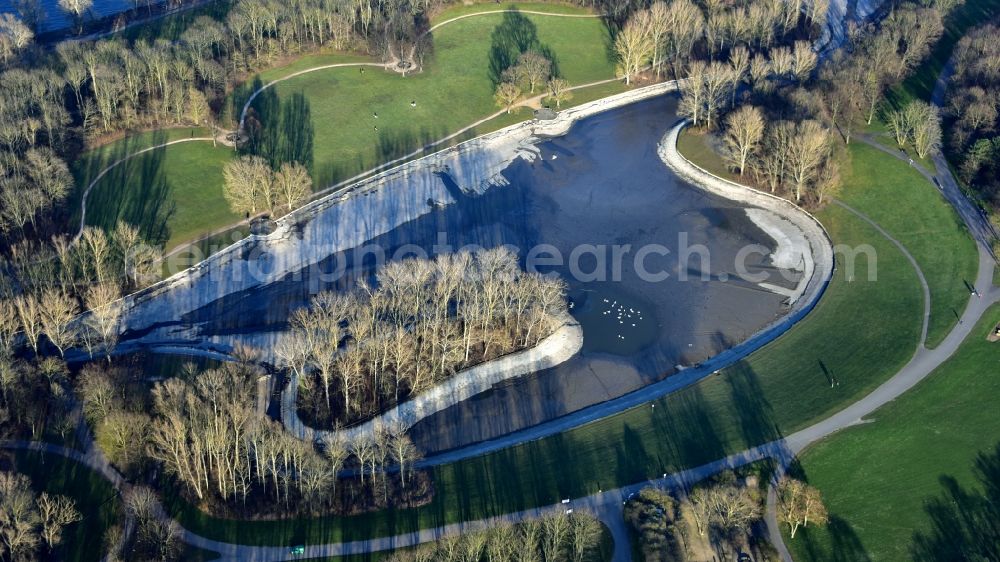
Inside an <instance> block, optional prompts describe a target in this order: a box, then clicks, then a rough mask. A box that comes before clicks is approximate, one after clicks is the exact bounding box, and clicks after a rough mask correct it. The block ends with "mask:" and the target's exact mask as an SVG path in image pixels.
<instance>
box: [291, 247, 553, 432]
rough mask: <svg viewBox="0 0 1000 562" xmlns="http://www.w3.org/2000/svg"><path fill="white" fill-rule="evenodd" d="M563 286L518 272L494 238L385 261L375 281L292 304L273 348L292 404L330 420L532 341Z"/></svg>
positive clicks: (540, 334) (313, 418)
mask: <svg viewBox="0 0 1000 562" xmlns="http://www.w3.org/2000/svg"><path fill="white" fill-rule="evenodd" d="M564 293H565V285H564V283H563V282H562V281H561V280H558V279H553V278H550V277H543V276H540V275H536V274H528V273H525V272H524V271H522V270H521V269H520V267H519V265H518V261H517V256H516V255H515V254H513V253H512V252H510V251H509V250H508V249H506V248H503V247H499V248H494V249H488V250H482V251H479V252H475V253H470V252H458V253H454V254H442V255H440V256H437V257H436V258H434V259H432V260H428V259H407V260H402V261H393V262H389V263H387V264H386V265H385V266H383V267H382V269H380V270H379V271H378V272H377V273H376V276H375V284H374V285H370V284H368V283H367V282H364V281H362V282H361V283H360V288H359V289H358V290H357V291H354V292H350V293H322V294H320V295H317V296H316V297H315V298H313V300H312V303H311V306H310V307H309V308H301V309H298V310H296V311H294V312H293V313H292V315H291V318H290V325H291V330H290V333H289V334H288V337H287V338H285V340H284V341H283V342H282V343H281V344H279V346H278V347H277V348H276V349H275V353H276V354H277V355H278V357H279V359H280V361H279V366H280V367H282V368H284V369H288V370H289V371H290V372H292V373H294V374H295V375H296V379H297V380H298V381H299V384H300V385H302V393H301V399H300V400H301V402H302V404H301V405H300V411H302V413H303V414H304V415H305V417H306V419H308V420H309V422H310V423H313V424H317V426H322V427H327V428H330V427H334V426H336V425H339V424H347V423H352V422H355V421H357V420H361V419H365V418H368V417H371V416H373V415H375V414H377V413H379V412H382V411H385V410H386V409H388V408H391V407H392V406H394V405H396V404H398V403H401V402H403V401H405V400H406V399H407V398H408V397H410V396H412V395H414V394H417V393H420V392H422V391H424V390H427V389H429V388H431V387H432V386H434V385H435V384H438V383H440V382H441V381H443V380H445V379H447V378H448V377H450V376H451V375H453V374H454V373H456V372H457V371H460V370H462V369H464V368H467V367H469V366H470V365H474V364H477V363H481V362H484V361H488V360H490V359H493V358H495V357H498V356H500V355H504V354H507V353H511V352H513V351H517V350H520V349H525V348H529V347H532V346H534V345H535V344H537V343H538V342H539V341H541V340H542V339H543V338H544V337H546V336H548V335H549V334H550V333H552V331H553V330H554V329H555V328H556V327H558V325H559V322H561V319H562V315H563V314H564V313H565V310H566V303H565V296H564Z"/></svg>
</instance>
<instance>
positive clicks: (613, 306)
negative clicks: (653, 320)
mask: <svg viewBox="0 0 1000 562" xmlns="http://www.w3.org/2000/svg"><path fill="white" fill-rule="evenodd" d="M604 302H605V303H606V304H607V305H608V309H607V310H605V311H604V312H603V313H602V315H604V316H607V315H609V314H614V315H615V317H616V318H617V319H618V323H619V324H621V325H625V324H626V323H628V324H632V327H633V328H634V327H635V323H636V322H639V321H641V320H642V311H641V310H636V309H633V308H631V307H626V306H625V305H624V304H618V301H617V300H614V301H609V300H608V299H604ZM618 339H620V340H624V339H625V336H623V335H622V334H618Z"/></svg>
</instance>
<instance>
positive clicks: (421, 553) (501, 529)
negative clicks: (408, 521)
mask: <svg viewBox="0 0 1000 562" xmlns="http://www.w3.org/2000/svg"><path fill="white" fill-rule="evenodd" d="M603 532H604V529H603V527H602V526H601V523H600V522H599V521H597V519H595V518H594V517H593V516H592V515H590V514H587V513H580V512H576V513H555V514H551V515H546V516H544V517H540V518H538V519H526V520H524V521H521V522H519V523H506V522H504V523H499V524H497V525H493V526H491V527H489V528H486V529H483V530H481V531H473V532H471V533H465V534H463V535H455V536H449V537H445V538H443V539H440V540H437V541H435V542H432V543H427V544H423V545H421V546H418V547H416V548H413V549H406V550H401V551H398V552H396V553H394V554H393V555H392V556H391V557H389V559H388V560H389V562H431V561H435V562H507V561H508V560H519V561H521V562H596V561H598V560H602V559H603V558H602V552H601V539H602V535H603Z"/></svg>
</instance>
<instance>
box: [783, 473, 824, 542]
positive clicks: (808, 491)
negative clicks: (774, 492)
mask: <svg viewBox="0 0 1000 562" xmlns="http://www.w3.org/2000/svg"><path fill="white" fill-rule="evenodd" d="M778 519H779V520H780V521H781V522H782V523H785V524H787V525H788V526H789V534H790V535H791V538H793V539H794V538H795V533H796V532H797V531H798V530H799V527H807V526H808V525H809V522H810V521H812V522H813V523H815V524H817V525H824V524H826V521H827V511H826V507H825V506H824V505H823V501H822V498H821V496H820V493H819V490H817V489H816V488H813V487H812V486H809V485H808V484H806V483H804V482H802V481H800V480H795V479H793V478H788V477H785V478H782V479H781V481H780V482H778Z"/></svg>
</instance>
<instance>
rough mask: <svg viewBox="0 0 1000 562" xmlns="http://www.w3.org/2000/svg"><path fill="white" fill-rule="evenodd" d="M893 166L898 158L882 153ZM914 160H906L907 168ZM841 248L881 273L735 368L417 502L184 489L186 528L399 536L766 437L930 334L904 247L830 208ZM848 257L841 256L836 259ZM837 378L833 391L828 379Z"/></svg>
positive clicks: (881, 376) (509, 455)
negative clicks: (195, 499)
mask: <svg viewBox="0 0 1000 562" xmlns="http://www.w3.org/2000/svg"><path fill="white" fill-rule="evenodd" d="M885 159H886V162H885V167H886V168H891V167H892V166H895V165H897V164H896V163H895V162H894V161H889V158H888V157H885ZM899 165H901V166H903V167H905V164H899ZM819 216H820V219H821V220H822V221H823V222H824V224H825V225H826V226H827V228H828V230H829V232H830V234H831V236H832V237H833V239H834V241H835V242H836V243H838V244H846V245H849V246H858V245H861V244H870V245H872V247H873V248H874V249H875V250H876V252H877V256H878V261H877V267H878V278H877V281H874V282H868V281H867V279H868V277H867V269H868V266H869V263H868V261H867V260H865V259H863V258H862V259H858V260H857V262H856V263H855V272H854V281H850V282H849V281H848V280H847V278H846V276H845V270H846V267H844V264H843V263H842V264H841V267H839V268H838V269H837V271H836V273H835V277H834V279H833V281H832V283H831V285H830V287H829V289H828V290H827V293H826V295H825V296H824V298H823V300H822V301H821V302H820V304H819V305H818V306H817V308H816V310H815V311H814V312H813V313H812V314H810V315H809V316H808V317H807V318H806V319H805V320H803V321H802V322H801V323H800V324H799V325H797V326H796V327H795V328H793V329H792V330H791V331H790V332H789V333H787V334H786V335H784V336H783V337H781V338H779V339H778V340H777V341H775V342H773V343H772V344H771V345H769V346H767V347H766V348H764V349H763V350H761V351H759V352H758V353H756V354H754V355H753V356H752V357H751V358H750V359H749V360H748V361H745V362H743V363H741V364H739V365H736V366H734V367H733V368H730V369H727V370H725V371H724V372H722V373H721V374H720V375H717V376H714V377H711V378H709V379H706V380H704V381H702V382H701V383H700V384H697V385H695V386H693V387H690V388H688V389H685V390H683V391H680V392H677V393H675V394H672V395H671V396H669V397H667V398H665V399H662V400H658V401H656V402H655V405H656V407H655V408H651V407H649V406H643V407H638V408H634V409H632V410H629V411H626V412H623V413H622V414H619V415H617V416H614V417H611V418H608V419H605V420H601V421H599V422H595V423H592V424H589V425H586V426H583V427H581V428H578V429H575V430H572V431H568V432H565V433H563V434H560V435H556V436H552V437H549V438H546V439H543V440H539V441H534V442H530V443H527V444H524V445H521V446H519V447H514V448H511V449H507V450H503V451H499V452H496V453H493V454H490V455H486V456H483V457H480V458H474V459H469V460H466V461H462V462H458V463H455V464H452V465H448V466H443V467H438V468H436V469H434V481H435V486H436V494H435V497H434V499H433V501H432V503H431V504H430V505H428V506H425V507H423V508H419V509H411V510H405V511H391V512H380V513H374V514H368V515H363V516H357V517H330V518H323V519H313V520H297V521H270V522H257V521H239V522H237V521H226V520H218V519H213V518H211V517H207V516H205V515H204V514H203V513H201V512H198V511H196V510H194V509H192V508H190V507H189V506H187V505H186V504H184V503H183V502H181V501H178V500H177V498H170V499H168V502H167V503H168V509H169V510H170V511H171V512H173V513H175V514H176V516H177V517H178V518H179V519H180V521H181V522H182V523H183V524H184V525H185V527H187V528H189V529H191V530H193V531H196V532H198V533H202V534H205V535H206V536H210V537H213V538H218V539H225V540H231V541H237V542H247V543H250V544H293V543H297V542H316V541H322V542H328V541H335V540H352V539H359V538H363V537H369V536H377V535H391V534H395V533H399V532H404V531H409V530H413V529H416V528H426V527H433V526H437V525H441V524H445V523H450V522H455V521H460V520H470V519H477V518H481V517H484V516H488V515H494V514H500V513H505V512H510V511H516V510H520V509H524V508H527V507H530V506H536V505H544V504H548V503H555V502H557V501H558V500H559V499H560V498H563V497H578V496H581V495H586V494H589V493H592V492H596V491H597V490H598V489H608V488H611V487H614V486H617V485H622V484H627V483H632V482H637V481H641V480H645V479H648V478H650V477H652V476H655V475H659V474H662V473H663V472H672V471H674V470H677V469H680V468H684V467H689V466H693V465H697V464H701V463H704V462H708V461H711V460H714V459H717V458H719V457H721V456H723V455H725V454H726V453H729V452H733V451H737V450H741V449H743V448H745V447H747V446H749V445H756V444H759V443H763V442H767V441H770V440H772V439H775V438H777V437H780V436H781V435H783V434H787V433H790V432H792V431H795V430H796V429H799V428H802V427H804V426H806V425H808V424H809V423H810V422H811V421H813V420H816V419H820V418H823V417H825V416H827V415H829V414H831V413H833V412H835V411H837V410H839V409H840V408H842V407H844V406H845V405H847V404H849V403H851V402H853V401H855V400H857V399H858V398H860V397H861V396H863V395H865V394H867V393H868V392H870V391H871V390H872V389H874V388H875V387H876V386H877V385H878V384H879V383H881V382H882V381H884V380H885V379H887V378H888V377H889V376H891V375H892V374H894V373H895V372H896V371H897V370H898V369H899V368H900V367H901V366H902V365H903V364H905V363H906V361H908V360H909V358H910V357H911V355H912V353H913V350H914V349H915V346H916V344H917V340H918V339H919V331H920V316H921V310H922V302H921V300H922V297H921V292H920V289H919V285H918V282H917V277H916V273H915V272H914V270H913V268H912V266H910V264H909V262H908V261H907V260H906V259H905V258H904V256H903V255H902V254H901V253H900V252H899V251H898V250H897V249H896V248H895V246H893V245H892V244H891V243H890V242H889V241H888V240H886V239H885V238H884V237H882V236H880V235H879V234H878V233H877V232H876V231H875V230H874V229H873V228H871V227H870V226H869V225H867V224H866V223H864V222H863V221H861V220H860V219H858V218H856V217H854V216H853V215H851V214H850V213H848V212H847V211H845V210H843V209H841V208H838V207H830V208H828V209H826V210H824V211H822V212H821V213H820V215H819ZM840 257H841V256H840V255H838V259H839V258H840ZM831 377H833V378H835V380H836V381H838V382H839V383H840V385H839V386H836V387H834V388H831V385H830V378H831Z"/></svg>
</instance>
